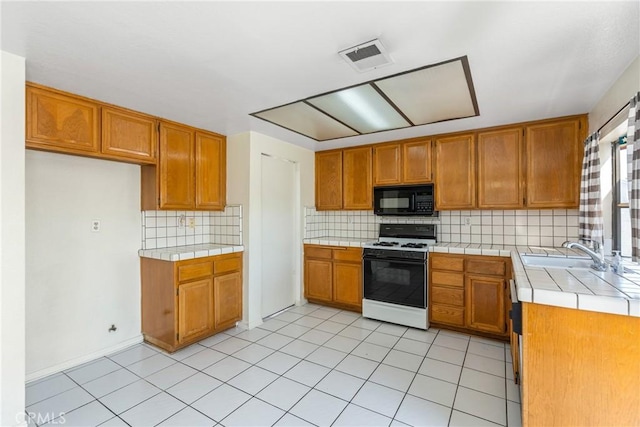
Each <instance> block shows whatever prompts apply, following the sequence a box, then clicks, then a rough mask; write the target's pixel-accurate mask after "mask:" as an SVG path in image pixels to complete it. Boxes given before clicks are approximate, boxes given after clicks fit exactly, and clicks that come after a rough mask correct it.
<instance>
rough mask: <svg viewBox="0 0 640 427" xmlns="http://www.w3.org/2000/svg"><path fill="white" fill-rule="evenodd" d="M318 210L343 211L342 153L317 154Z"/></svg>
mask: <svg viewBox="0 0 640 427" xmlns="http://www.w3.org/2000/svg"><path fill="white" fill-rule="evenodd" d="M315 167H316V186H315V188H316V209H317V210H330V209H342V151H341V150H338V151H323V152H316V164H315Z"/></svg>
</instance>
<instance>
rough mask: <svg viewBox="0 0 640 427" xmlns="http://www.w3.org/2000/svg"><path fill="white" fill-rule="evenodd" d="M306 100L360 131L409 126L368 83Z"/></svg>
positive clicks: (369, 131)
mask: <svg viewBox="0 0 640 427" xmlns="http://www.w3.org/2000/svg"><path fill="white" fill-rule="evenodd" d="M307 102H309V103H310V104H312V105H314V106H315V107H317V108H319V109H320V110H322V111H325V112H327V113H328V114H329V115H330V116H333V117H338V118H339V119H340V121H342V122H343V123H345V124H347V125H348V126H350V127H351V128H353V129H355V130H357V131H358V132H360V133H372V132H379V131H382V130H389V129H399V128H404V127H408V126H410V125H411V124H410V123H409V122H407V121H406V120H405V119H404V118H403V117H402V116H401V115H400V114H399V113H398V112H397V111H396V109H395V108H393V106H391V105H390V104H389V103H388V102H387V101H386V100H385V99H384V98H383V97H382V96H381V95H380V94H379V93H378V92H377V91H376V90H375V89H374V88H373V86H371V85H369V84H366V85H361V86H356V87H352V88H349V89H343V90H339V91H337V92H332V93H329V94H326V95H322V96H318V97H316V98H309V99H308V100H307Z"/></svg>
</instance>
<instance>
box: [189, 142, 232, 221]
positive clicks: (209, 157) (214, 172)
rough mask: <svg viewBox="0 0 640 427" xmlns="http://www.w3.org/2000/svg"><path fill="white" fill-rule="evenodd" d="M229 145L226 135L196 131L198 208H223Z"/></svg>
mask: <svg viewBox="0 0 640 427" xmlns="http://www.w3.org/2000/svg"><path fill="white" fill-rule="evenodd" d="M226 147H227V145H226V141H225V139H224V137H222V136H219V135H213V134H208V133H204V132H196V155H195V159H196V208H199V209H212V210H223V209H224V206H225V202H226V191H227V185H226V179H225V177H226V175H227V171H226V164H227V148H226Z"/></svg>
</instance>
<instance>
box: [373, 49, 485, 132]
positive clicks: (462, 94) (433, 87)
mask: <svg viewBox="0 0 640 427" xmlns="http://www.w3.org/2000/svg"><path fill="white" fill-rule="evenodd" d="M463 59H464V60H465V61H466V57H464V58H460V59H457V60H454V61H451V62H447V63H444V64H439V65H435V66H431V67H427V68H422V69H420V70H417V71H412V72H408V73H405V74H400V75H396V76H392V77H389V78H386V79H380V80H378V81H376V82H375V84H376V85H377V86H378V88H379V89H380V90H381V91H382V92H383V93H384V94H385V95H386V96H387V97H388V98H389V99H390V100H391V101H392V102H393V103H394V104H395V105H396V106H397V107H398V108H399V109H400V110H401V111H402V112H403V113H404V114H405V115H406V116H407V117H408V118H409V120H411V121H412V122H413V123H414V124H415V125H423V124H427V123H434V122H440V121H443V120H450V119H459V118H463V117H471V116H476V115H478V112H477V107H476V103H475V93H474V92H473V86H472V84H471V80H470V78H469V79H467V73H466V72H465V65H466V64H464V63H463Z"/></svg>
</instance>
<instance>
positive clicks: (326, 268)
mask: <svg viewBox="0 0 640 427" xmlns="http://www.w3.org/2000/svg"><path fill="white" fill-rule="evenodd" d="M332 270H333V268H332V263H331V261H324V260H317V259H306V260H305V263H304V296H305V298H309V299H314V300H320V301H327V302H331V300H332V297H333V292H332V289H333V286H332V283H331V282H332V279H333V274H332Z"/></svg>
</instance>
